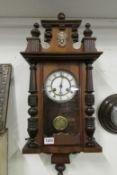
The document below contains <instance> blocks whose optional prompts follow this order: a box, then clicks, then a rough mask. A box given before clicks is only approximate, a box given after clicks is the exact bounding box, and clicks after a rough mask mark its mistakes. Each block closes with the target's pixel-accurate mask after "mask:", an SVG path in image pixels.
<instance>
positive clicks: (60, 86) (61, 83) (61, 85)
mask: <svg viewBox="0 0 117 175" xmlns="http://www.w3.org/2000/svg"><path fill="white" fill-rule="evenodd" d="M59 88H60V95H62V88H63V76H61V82H60V85H59Z"/></svg>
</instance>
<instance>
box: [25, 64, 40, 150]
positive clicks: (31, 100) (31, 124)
mask: <svg viewBox="0 0 117 175" xmlns="http://www.w3.org/2000/svg"><path fill="white" fill-rule="evenodd" d="M29 93H30V95H29V96H28V105H29V106H30V108H29V110H28V113H29V115H30V118H28V129H27V130H28V134H29V136H30V138H29V139H28V146H29V147H31V148H32V147H34V148H35V147H37V146H38V145H37V144H36V143H35V137H36V135H37V132H38V127H37V123H38V122H37V120H38V119H37V112H38V110H37V84H36V66H35V64H32V65H31V66H30V86H29Z"/></svg>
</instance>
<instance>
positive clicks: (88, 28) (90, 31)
mask: <svg viewBox="0 0 117 175" xmlns="http://www.w3.org/2000/svg"><path fill="white" fill-rule="evenodd" d="M90 27H91V25H90V23H87V24H86V25H85V28H86V29H85V31H84V33H83V34H84V36H85V37H91V36H92V34H93V32H92V30H91V29H90Z"/></svg>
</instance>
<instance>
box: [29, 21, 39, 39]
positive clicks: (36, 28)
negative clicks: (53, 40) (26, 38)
mask: <svg viewBox="0 0 117 175" xmlns="http://www.w3.org/2000/svg"><path fill="white" fill-rule="evenodd" d="M33 27H34V28H33V29H32V30H31V35H32V37H39V35H40V31H39V24H38V23H35V24H34V25H33Z"/></svg>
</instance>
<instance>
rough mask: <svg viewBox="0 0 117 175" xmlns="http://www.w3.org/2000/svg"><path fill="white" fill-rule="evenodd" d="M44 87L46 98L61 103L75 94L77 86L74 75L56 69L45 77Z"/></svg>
mask: <svg viewBox="0 0 117 175" xmlns="http://www.w3.org/2000/svg"><path fill="white" fill-rule="evenodd" d="M44 89H45V92H46V95H47V96H48V98H50V99H51V100H53V101H56V102H58V103H63V102H67V101H69V100H71V99H72V98H73V97H74V96H75V94H76V91H78V86H77V82H76V79H75V77H74V76H73V75H72V74H71V73H70V72H68V71H65V70H56V71H54V72H52V73H51V74H50V75H49V76H48V77H47V79H46V82H45V87H44Z"/></svg>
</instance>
